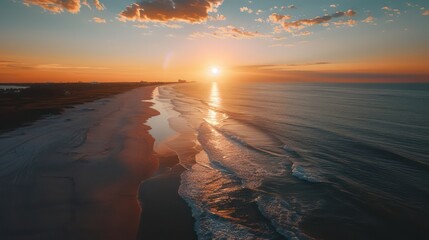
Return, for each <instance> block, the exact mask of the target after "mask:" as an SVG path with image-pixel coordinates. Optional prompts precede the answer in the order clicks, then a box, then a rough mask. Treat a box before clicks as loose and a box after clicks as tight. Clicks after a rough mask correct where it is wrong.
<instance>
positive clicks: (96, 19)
mask: <svg viewBox="0 0 429 240" xmlns="http://www.w3.org/2000/svg"><path fill="white" fill-rule="evenodd" d="M92 21H93V22H95V23H106V19H104V18H99V17H93V18H92Z"/></svg>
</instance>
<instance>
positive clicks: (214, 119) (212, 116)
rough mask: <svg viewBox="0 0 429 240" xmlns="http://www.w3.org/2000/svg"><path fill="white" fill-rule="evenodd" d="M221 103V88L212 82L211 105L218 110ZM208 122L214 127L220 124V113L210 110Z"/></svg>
mask: <svg viewBox="0 0 429 240" xmlns="http://www.w3.org/2000/svg"><path fill="white" fill-rule="evenodd" d="M220 103H221V98H220V96H219V87H218V84H217V82H212V84H211V89H210V98H209V105H210V106H211V107H213V108H218V107H219V106H220ZM206 120H207V122H208V123H210V124H213V125H217V124H219V113H218V112H217V111H216V110H213V109H209V110H208V112H207V118H206Z"/></svg>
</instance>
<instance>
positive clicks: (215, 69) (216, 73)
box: [210, 67, 220, 76]
mask: <svg viewBox="0 0 429 240" xmlns="http://www.w3.org/2000/svg"><path fill="white" fill-rule="evenodd" d="M210 72H211V74H212V75H215V76H216V75H219V73H220V70H219V68H217V67H212V68H211V69H210Z"/></svg>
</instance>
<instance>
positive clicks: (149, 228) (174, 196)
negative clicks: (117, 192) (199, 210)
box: [137, 155, 197, 240]
mask: <svg viewBox="0 0 429 240" xmlns="http://www.w3.org/2000/svg"><path fill="white" fill-rule="evenodd" d="M158 159H159V163H160V167H159V173H158V174H156V175H155V176H153V177H151V178H148V179H146V180H144V181H143V182H142V183H141V184H140V187H139V201H140V206H141V208H142V212H141V216H140V225H139V232H138V235H137V239H138V240H140V239H141V240H143V239H187V240H192V239H197V235H196V232H195V230H194V224H195V219H194V218H193V217H192V211H191V209H190V207H189V206H188V205H187V204H186V202H185V200H184V199H182V197H181V196H180V195H179V193H178V190H179V186H180V176H181V174H182V173H183V172H184V171H185V170H186V169H185V168H184V167H183V166H181V165H180V163H179V158H178V157H177V155H171V156H163V157H158ZM159 190H162V191H159Z"/></svg>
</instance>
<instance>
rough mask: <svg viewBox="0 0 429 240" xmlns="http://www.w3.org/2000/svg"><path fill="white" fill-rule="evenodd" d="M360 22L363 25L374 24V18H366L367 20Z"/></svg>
mask: <svg viewBox="0 0 429 240" xmlns="http://www.w3.org/2000/svg"><path fill="white" fill-rule="evenodd" d="M362 22H364V23H373V22H374V17H372V16H368V17H367V18H365V19H364V20H362Z"/></svg>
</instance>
